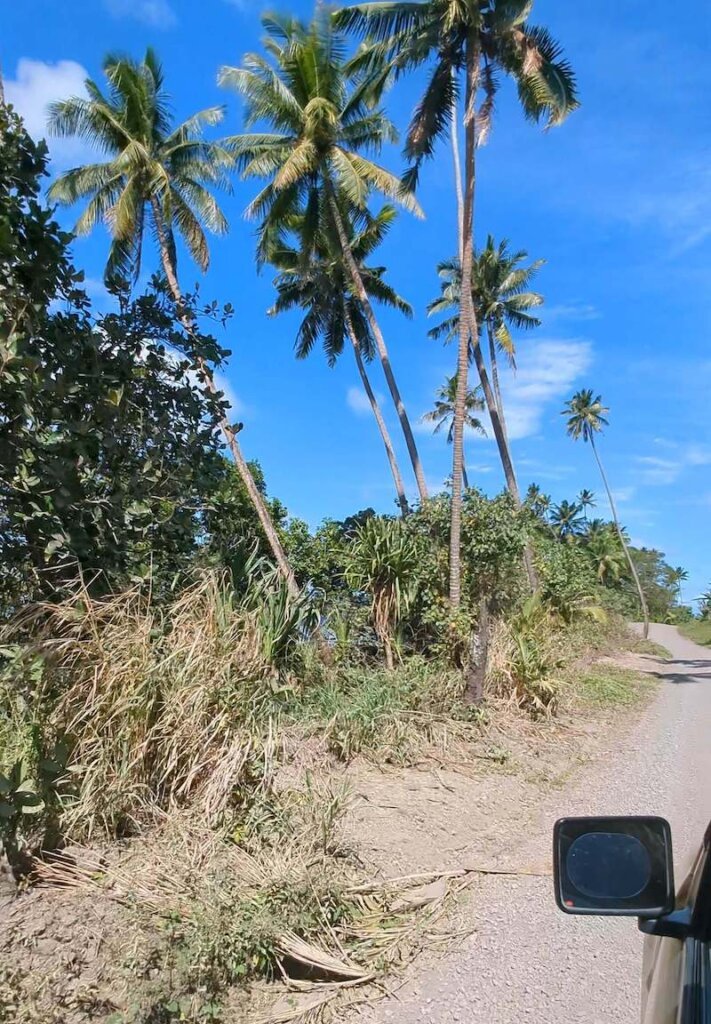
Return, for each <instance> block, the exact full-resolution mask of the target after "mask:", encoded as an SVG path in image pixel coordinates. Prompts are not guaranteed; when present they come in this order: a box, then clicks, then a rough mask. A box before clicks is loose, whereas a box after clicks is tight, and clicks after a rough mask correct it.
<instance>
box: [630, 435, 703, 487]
mask: <svg viewBox="0 0 711 1024" xmlns="http://www.w3.org/2000/svg"><path fill="white" fill-rule="evenodd" d="M661 441H662V439H661V438H655V443H656V444H658V445H659V444H660V442H661ZM661 447H663V448H664V449H665V450H669V452H670V457H669V458H660V457H659V456H658V455H640V456H639V457H638V458H637V462H638V464H639V466H640V467H641V469H640V479H641V480H642V482H643V483H645V484H651V485H653V486H654V485H658V486H662V487H663V486H668V485H669V484H673V483H676V481H677V480H678V479H679V477H680V476H681V474H682V473H683V472H684V470H685V469H688V468H692V469H696V468H698V467H699V466H708V465H711V448H710V447H708V446H706V445H702V444H689V445H686V446H682V445H679V444H676V443H675V442H673V441H663V442H662V443H661Z"/></svg>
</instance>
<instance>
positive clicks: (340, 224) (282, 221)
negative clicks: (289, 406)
mask: <svg viewBox="0 0 711 1024" xmlns="http://www.w3.org/2000/svg"><path fill="white" fill-rule="evenodd" d="M262 23H263V25H264V27H265V29H266V31H267V39H266V44H265V45H266V48H267V50H268V53H269V55H270V57H271V61H270V60H268V59H266V58H264V57H261V56H259V55H258V54H248V55H247V56H246V57H245V59H244V66H243V67H241V68H236V67H224V68H222V69H221V71H220V74H219V79H218V80H219V82H220V84H222V85H226V86H231V87H232V88H234V89H236V90H237V91H238V92H239V93H240V95H241V96H242V97H243V98H244V100H245V104H246V108H245V118H246V122H247V126H248V127H256V126H258V125H260V124H262V123H267V124H268V125H270V126H271V127H273V128H274V129H276V131H274V132H271V133H265V132H263V131H255V132H251V133H248V134H243V135H238V136H235V137H233V138H232V139H231V140H230V146H231V149H232V151H233V152H234V154H235V157H236V160H237V163H238V166H239V168H240V170H241V171H242V173H243V175H244V176H245V177H247V178H252V177H257V178H266V179H268V183H267V184H266V185H265V187H264V188H263V189H262V190H261V191H260V192H259V194H258V195H257V196H256V197H255V199H254V200H253V201H252V203H251V204H250V206H249V207H248V214H249V215H250V216H253V217H259V218H261V226H260V229H259V243H258V250H257V251H258V258H259V259H260V260H268V259H270V253H271V252H272V251H273V245H274V242H275V241H277V242H278V240H279V238H280V236H281V234H282V231H283V230H284V228H285V226H288V223H289V221H290V219H291V218H292V217H293V215H294V214H295V213H300V212H302V211H303V217H304V223H303V225H302V229H301V234H302V239H305V238H312V239H315V238H317V237H318V236H319V235H320V234H324V235H325V236H326V237H330V236H331V235H332V234H334V235H335V237H336V238H337V239H338V244H339V246H340V251H341V256H342V259H343V263H344V267H345V269H346V271H347V274H348V277H349V279H350V285H351V287H352V290H353V294H354V297H355V298H356V299H357V300H358V303H359V304H360V307H361V309H362V312H363V315H364V317H365V320H366V321H367V325H368V330H369V333H370V335H371V337H372V338H373V341H374V343H375V347H376V349H377V352H378V357H379V359H380V361H381V363H382V366H383V371H384V373H385V378H386V381H387V384H388V388H389V390H390V394H391V396H392V399H393V402H394V404H395V408H396V410H397V414H398V417H399V420H400V425H401V427H402V431H403V434H404V437H405V442H406V445H407V449H408V453H409V456H410V460H411V462H412V467H413V470H414V473H415V478H416V480H417V486H418V490H419V493H420V498H421V499H422V500H423V501H424V500H426V498H427V496H428V495H427V485H426V483H425V476H424V471H423V469H422V465H421V463H420V458H419V454H418V451H417V445H416V443H415V437H414V434H413V432H412V428H411V426H410V421H409V418H408V416H407V412H406V410H405V406H404V403H403V401H402V397H401V395H400V390H399V388H398V385H397V382H396V380H395V375H394V373H393V370H392V366H391V363H390V356H389V354H388V350H387V347H386V345H385V339H384V337H383V334H382V331H381V330H380V326H379V324H378V321H377V319H376V316H375V312H374V310H373V307H372V303H371V301H370V296H369V294H368V289H367V287H366V284H365V282H364V280H363V276H362V274H361V271H360V268H359V266H358V260H357V259H356V257H355V255H354V253H353V249H352V246H351V238H350V237H349V224H348V219H347V218H345V217H344V212H343V211H344V206H347V208H348V209H349V210H350V211H352V212H351V216H353V215H354V214H357V213H360V214H362V215H367V210H368V206H367V204H368V199H369V196H370V194H371V193H372V192H373V191H375V192H379V193H381V194H382V195H384V196H386V197H388V198H389V199H392V200H395V201H396V202H398V203H400V204H401V205H403V206H405V207H406V208H407V209H409V210H411V211H413V212H419V207H418V205H417V202H416V201H415V199H414V197H413V196H412V195H411V194H410V193H408V192H405V191H404V190H403V188H402V185H401V182H400V180H399V179H398V178H396V177H395V175H393V174H391V173H390V172H389V171H386V170H385V168H383V167H381V166H380V165H379V164H377V163H375V162H374V161H373V160H371V159H369V158H368V157H366V156H364V155H363V153H364V152H370V153H373V154H377V153H379V152H380V150H381V148H382V146H383V144H384V143H386V142H389V141H392V140H393V139H394V138H395V129H394V128H393V125H392V124H391V122H390V121H389V120H388V118H387V117H386V116H385V114H384V113H383V111H382V110H381V109H380V108H379V107H377V106H376V105H375V102H374V86H375V79H376V78H377V77H378V76H377V75H376V76H372V75H371V76H366V77H362V76H361V77H358V78H356V77H355V76H354V75H352V74H349V73H348V71H347V69H346V67H345V65H344V63H343V56H344V42H343V39H342V37H340V36H339V35H338V34H337V33H336V32H334V29H333V27H332V23H331V20H330V16H329V15H328V14H327V13H326V12H325V11H324V10H323V9H319V10H318V11H317V13H316V16H315V18H314V21H313V22H312V24H311V25H309V26H306V25H304V24H302V23H301V22H299V21H297V20H296V19H292V18H280V17H277V16H275V15H266V16H265V17H264V18H263V19H262ZM324 220H326V222H327V223H326V224H325V225H324V226H322V225H323V221H324ZM355 226H356V227H357V225H355Z"/></svg>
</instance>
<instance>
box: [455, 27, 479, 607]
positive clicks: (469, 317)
mask: <svg viewBox="0 0 711 1024" xmlns="http://www.w3.org/2000/svg"><path fill="white" fill-rule="evenodd" d="M466 75H467V84H466V103H465V112H464V129H465V141H464V203H463V207H462V226H461V243H462V244H461V256H462V264H461V265H462V281H461V286H460V294H459V306H460V309H459V347H458V352H457V391H456V394H455V398H454V424H453V427H454V429H453V432H452V509H451V518H450V530H449V602H450V605H451V607H452V611H456V610H457V609H458V608H459V605H460V604H461V600H462V563H461V540H462V472H463V468H464V419H465V416H466V402H467V386H468V376H469V341H470V339H472V340H473V339H475V338H476V337H477V333H478V332H477V322H476V310H475V309H474V302H473V300H472V239H473V234H474V195H475V185H476V93H477V86H478V80H479V48H478V46H477V45H476V44H475V42H474V40H471V39H470V40H469V42H468V44H467V67H466Z"/></svg>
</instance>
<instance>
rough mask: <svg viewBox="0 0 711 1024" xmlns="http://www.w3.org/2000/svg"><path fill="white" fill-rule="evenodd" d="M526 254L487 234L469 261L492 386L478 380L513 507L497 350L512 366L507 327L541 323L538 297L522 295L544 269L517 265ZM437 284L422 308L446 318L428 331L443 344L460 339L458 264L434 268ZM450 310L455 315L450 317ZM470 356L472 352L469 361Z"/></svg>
mask: <svg viewBox="0 0 711 1024" xmlns="http://www.w3.org/2000/svg"><path fill="white" fill-rule="evenodd" d="M527 257H528V253H526V252H524V251H523V250H521V251H519V252H510V251H509V243H508V241H507V240H506V239H504V240H503V241H502V242H499V243H498V245H497V244H496V242H495V241H494V239H493V237H492V236H491V235H489V237H488V238H487V242H486V246H485V247H484V248H483V249H482V250H481V252H480V253H479V254H477V253H476V252H475V253H474V255H473V257H472V279H473V292H472V297H473V301H474V308H475V311H476V317H477V325H478V328H479V332H480V334H481V332H482V331H483V330H484V328H486V332H487V339H488V344H489V360H490V366H491V387H490V386H489V380H488V376H486V377H485V380H484V381H482V386H483V387H484V384H485V385H486V387H485V389H484V393H485V395H488V406H489V415H490V416H491V414H492V410H494V409H495V411H496V414H497V415H498V418H499V422H500V424H501V431H500V434H499V435H497V440H498V441H499V456H500V458H501V464H502V466H503V468H504V474H505V476H506V484H507V487H508V489H509V491H510V493H511V494H512V496H513V497H514V500H515V501H516V502H519V501H520V498H519V492H518V484H517V481H516V473H515V469H514V465H513V459H512V456H511V448H510V446H509V442H508V432H507V429H506V417H505V414H504V404H503V400H502V397H501V386H500V381H499V366H498V354H497V353H498V351H502V352H503V353H504V354H505V355H506V357H507V359H508V361H509V363H510V365H511V366H514V367H515V365H516V347H515V345H514V341H513V338H512V337H511V330H510V328H511V327H514V328H516V329H518V330H530V329H532V328H534V327H539V326H540V324H541V321H540V320H539V319H538V318H537V317H535V316H533V315H532V314H531V313H530V310H531V309H534V308H536V307H538V306H541V305H542V304H543V296H542V295H540V294H539V293H538V292H533V291H526V288H527V287H528V285H529V284H530V282H531V280H532V279H533V277H534V276H535V274H536V273H537V272H538V270H539V269H540V268H541V267H542V266H543V264H544V262H545V260H535V261H534V262H533V263H531V264H530V266H528V267H521V266H520V264H521V263H522V262H523V261H524V260H525V259H527ZM437 273H438V275H439V278H440V282H441V294H440V296H439V298H437V299H435V300H434V301H433V302H430V304H429V305H428V307H427V313H428V315H429V316H432V315H434V314H438V313H447V314H450V315H448V316H447V317H446V318H445V319H444V320H443V321H442V322H441V323H439V324H438V325H437V326H436V327H433V328H432V330H431V331H429V336H430V337H431V338H440V337H444V340H445V342H449V341H452V340H453V339H454V338H456V337H457V336H458V334H459V312H458V310H459V307H460V304H461V294H460V291H461V287H460V286H461V278H462V270H461V260H460V259H453V260H444V261H443V262H442V263H440V264H439V266H438V267H437ZM452 310H454V312H452ZM473 355H474V352H473V347H472V349H471V350H470V358H472V357H473Z"/></svg>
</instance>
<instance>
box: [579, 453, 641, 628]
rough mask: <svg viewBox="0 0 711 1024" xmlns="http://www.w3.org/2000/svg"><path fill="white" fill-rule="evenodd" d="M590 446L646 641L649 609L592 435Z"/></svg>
mask: <svg viewBox="0 0 711 1024" xmlns="http://www.w3.org/2000/svg"><path fill="white" fill-rule="evenodd" d="M590 444H591V445H592V450H593V454H594V456H595V461H596V462H597V468H598V469H599V470H600V476H601V477H602V482H603V484H604V485H605V491H606V492H607V500H608V501H609V503H610V511H611V512H612V519H613V521H614V523H615V529H616V530H617V536H618V537H619V538H620V544H621V545H622V550H623V551H624V553H625V557H626V558H627V564H628V565H629V567H630V572H631V573H632V579H633V580H634V585H635V587H636V588H637V596H638V597H639V603H640V607H641V609H642V618H643V620H644V630H643V636H644V639H645V640H646V639H647V637H648V636H649V609H648V608H647V601H646V599H645V596H644V591H643V590H642V584H641V583H640V581H639V575H638V574H637V569H636V568H635V564H634V562H633V561H632V555H631V554H630V552H629V548H628V547H627V545H626V544H625V538H624V536H623V534H622V529H621V527H620V522H619V519H618V518H617V508H616V506H615V500H614V498H613V497H612V491H611V490H610V485H609V483H608V482H607V476H606V475H605V470H604V469H603V466H602V459H601V458H600V455H599V454H598V450H597V447H596V445H595V438H594V437H592V435H591V437H590Z"/></svg>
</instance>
